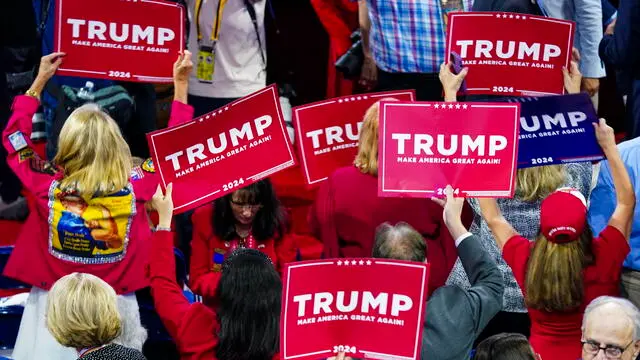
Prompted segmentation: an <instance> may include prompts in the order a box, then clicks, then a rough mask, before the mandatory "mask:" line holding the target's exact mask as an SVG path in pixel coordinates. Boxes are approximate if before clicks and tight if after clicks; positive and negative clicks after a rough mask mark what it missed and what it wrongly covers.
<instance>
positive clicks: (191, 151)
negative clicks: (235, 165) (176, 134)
mask: <svg viewBox="0 0 640 360" xmlns="http://www.w3.org/2000/svg"><path fill="white" fill-rule="evenodd" d="M272 123H273V119H272V118H271V116H269V115H263V116H260V117H259V118H257V119H255V120H253V122H246V123H244V124H243V125H242V127H240V128H239V129H238V128H231V129H229V130H228V131H225V132H221V133H220V134H218V144H217V145H216V143H215V141H214V137H210V138H208V139H207V141H206V143H198V144H195V145H191V146H189V147H187V148H186V149H185V150H184V151H183V150H180V151H176V152H174V153H172V154H169V155H167V156H165V160H170V161H171V164H172V165H173V170H180V169H181V167H182V165H181V164H180V159H181V158H183V159H184V157H185V156H186V159H187V163H188V164H189V165H193V164H195V163H196V161H198V160H207V159H208V158H209V156H215V155H217V154H221V153H224V151H225V150H227V148H228V147H229V146H228V145H229V144H228V143H227V138H228V139H229V141H230V142H231V144H230V145H231V147H232V148H235V147H238V146H239V145H240V142H241V140H244V141H245V142H246V141H251V140H253V139H254V138H256V137H261V136H263V135H264V134H265V130H266V129H267V128H268V127H269V126H271V124H272ZM252 125H253V126H252ZM254 129H255V132H254ZM254 134H255V135H254ZM205 144H206V147H205ZM205 149H206V151H207V152H208V154H209V155H205ZM231 155H233V154H232V153H230V152H228V153H227V156H231Z"/></svg>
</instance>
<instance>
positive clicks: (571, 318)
mask: <svg viewBox="0 0 640 360" xmlns="http://www.w3.org/2000/svg"><path fill="white" fill-rule="evenodd" d="M533 245H534V243H533V242H530V241H529V240H527V239H525V238H523V237H522V236H519V235H518V236H514V237H512V238H511V239H509V241H508V242H507V244H506V245H505V246H504V249H503V250H502V251H503V252H502V256H503V257H504V259H505V261H506V262H507V264H509V266H511V269H512V270H513V275H514V276H515V278H516V281H517V282H518V285H519V286H520V289H522V293H523V294H524V295H525V297H526V293H525V290H526V288H525V279H526V275H527V264H528V262H529V256H530V254H531V249H532V248H533ZM591 248H592V251H593V254H594V256H595V264H593V265H591V266H589V267H587V268H585V269H584V273H583V276H584V300H583V303H582V305H581V306H580V307H579V308H578V309H576V310H574V311H569V312H565V313H556V312H553V313H550V312H546V311H542V310H537V309H531V308H529V309H528V311H529V317H530V318H531V337H530V338H529V341H530V342H531V346H533V349H534V350H535V351H536V352H537V353H538V354H540V355H541V356H542V358H543V359H554V360H575V359H579V358H580V356H582V354H581V352H582V344H581V343H580V339H581V336H582V333H581V330H580V327H581V325H582V315H583V314H584V309H585V307H586V306H587V305H588V304H589V303H590V302H591V301H592V300H593V299H595V298H597V297H599V296H604V295H610V296H619V295H620V290H619V289H620V272H621V271H622V262H623V261H624V259H625V258H626V257H627V254H629V251H630V248H629V243H628V242H627V240H626V239H625V237H624V235H623V234H622V233H621V232H620V231H619V230H618V229H616V228H614V227H612V226H607V227H606V228H605V229H604V230H603V231H602V232H601V233H600V235H599V236H598V237H596V238H594V239H593V243H592V245H591Z"/></svg>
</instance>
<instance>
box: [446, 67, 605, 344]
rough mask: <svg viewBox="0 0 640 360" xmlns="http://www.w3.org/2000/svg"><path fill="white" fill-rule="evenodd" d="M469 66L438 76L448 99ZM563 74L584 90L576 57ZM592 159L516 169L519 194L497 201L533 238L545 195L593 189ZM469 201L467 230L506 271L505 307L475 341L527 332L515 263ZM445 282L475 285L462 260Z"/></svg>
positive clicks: (573, 89) (569, 85)
mask: <svg viewBox="0 0 640 360" xmlns="http://www.w3.org/2000/svg"><path fill="white" fill-rule="evenodd" d="M466 73H467V71H466V70H464V71H463V72H462V73H461V74H460V75H454V74H452V73H451V71H450V69H449V66H446V65H443V66H442V67H441V69H440V79H441V82H442V84H443V87H444V89H445V99H446V100H447V101H456V93H457V91H458V89H459V88H460V84H461V83H462V80H463V79H464V76H465V75H466ZM564 73H565V74H564V75H565V88H566V89H567V92H569V93H577V92H579V91H580V79H581V78H582V76H581V74H580V71H579V70H578V66H577V64H576V63H575V62H574V63H573V64H572V66H571V69H570V71H566V70H565V72H564ZM592 172H593V170H592V165H591V164H590V163H574V164H566V165H551V166H539V167H533V168H526V169H519V170H518V173H517V182H516V194H515V196H514V197H513V198H511V199H498V206H499V207H500V210H501V211H502V213H503V214H504V216H505V217H506V218H507V220H508V221H509V223H511V224H512V225H513V227H514V228H515V229H516V230H517V231H518V232H519V233H520V234H522V236H524V237H525V238H527V239H530V240H534V239H535V238H536V236H537V235H538V232H539V229H540V204H541V202H542V199H544V198H545V197H547V196H548V195H549V194H551V193H552V192H553V191H555V190H556V189H558V188H560V187H571V188H575V189H577V190H579V191H580V192H581V193H582V194H583V195H584V196H585V198H588V197H589V194H590V192H591V177H592ZM468 203H469V204H470V205H471V207H472V208H473V210H474V212H475V214H476V215H475V217H474V221H473V224H472V225H471V228H470V229H469V231H471V232H472V233H474V234H477V235H478V236H479V237H480V239H481V240H482V245H483V246H484V248H485V249H486V250H487V251H488V252H489V254H491V256H492V257H493V260H494V261H495V262H496V263H497V264H498V268H499V269H500V271H501V272H502V274H503V277H504V285H505V289H504V295H503V308H502V311H501V312H499V313H498V314H497V315H496V316H495V317H494V318H493V320H491V322H489V324H488V325H487V327H486V328H485V330H484V331H483V332H482V333H481V334H479V337H478V339H477V341H476V344H477V343H479V342H480V341H482V340H484V339H486V338H488V337H490V336H492V335H495V334H499V333H503V332H507V333H520V334H523V335H525V336H529V333H530V327H531V322H530V320H529V315H528V314H527V307H526V306H525V303H524V297H523V295H522V291H521V290H520V287H519V286H518V283H517V282H516V279H515V278H514V276H513V272H512V271H511V268H510V267H509V265H507V263H506V262H505V261H504V259H503V258H502V254H501V251H500V249H499V248H498V247H497V246H496V242H495V240H494V236H493V234H492V233H491V230H490V229H489V226H488V225H487V222H486V221H484V220H483V219H482V217H481V216H480V205H479V204H478V201H477V200H476V199H469V201H468ZM447 284H449V285H458V286H460V287H462V288H469V287H470V286H471V285H470V283H469V279H468V278H467V274H466V272H465V270H464V268H463V267H462V263H461V262H460V261H459V260H458V261H456V264H455V265H454V267H453V271H452V272H451V274H450V275H449V278H448V279H447Z"/></svg>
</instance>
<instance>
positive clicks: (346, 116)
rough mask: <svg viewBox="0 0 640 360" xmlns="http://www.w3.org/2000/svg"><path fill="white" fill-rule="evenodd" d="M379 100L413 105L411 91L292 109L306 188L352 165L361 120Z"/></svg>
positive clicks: (353, 98)
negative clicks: (411, 103) (389, 99)
mask: <svg viewBox="0 0 640 360" xmlns="http://www.w3.org/2000/svg"><path fill="white" fill-rule="evenodd" d="M383 98H394V99H397V100H408V101H413V100H415V91H414V90H406V91H388V92H380V93H372V94H360V95H349V96H343V97H339V98H334V99H329V100H325V101H319V102H315V103H312V104H307V105H303V106H298V107H295V108H293V121H294V124H295V127H296V130H297V138H298V143H299V146H298V154H299V155H300V159H301V161H302V168H303V169H304V176H305V180H306V181H307V184H308V185H314V184H319V183H321V182H322V181H324V180H326V179H327V177H329V175H331V173H332V172H333V171H334V170H336V169H338V168H340V167H343V166H348V165H350V164H352V163H353V159H354V158H355V156H356V154H357V153H358V139H359V137H360V129H361V127H362V122H363V116H364V114H365V112H366V111H367V109H368V108H369V107H370V106H371V105H373V104H374V103H376V102H377V101H380V100H381V99H383Z"/></svg>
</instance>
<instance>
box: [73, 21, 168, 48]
mask: <svg viewBox="0 0 640 360" xmlns="http://www.w3.org/2000/svg"><path fill="white" fill-rule="evenodd" d="M67 24H70V25H71V26H72V36H73V38H81V37H82V38H86V39H89V40H94V39H97V40H102V41H105V40H107V37H106V36H105V34H107V35H108V36H109V40H112V41H115V42H119V43H121V42H127V41H129V35H131V40H130V42H131V43H133V44H138V43H140V42H141V41H143V40H145V41H146V42H147V44H148V45H155V44H157V45H164V44H165V42H168V41H171V40H173V39H175V37H176V34H175V33H174V32H173V30H171V29H167V28H163V27H160V28H157V29H156V28H155V27H153V26H147V27H145V28H144V29H143V28H142V27H141V26H140V25H136V24H133V25H131V26H130V25H129V24H117V23H109V26H108V29H109V31H108V32H107V24H105V23H103V22H102V21H95V20H88V21H87V20H83V19H72V18H69V19H67ZM84 25H86V26H87V27H86V30H84V31H86V37H85V36H81V34H80V30H81V28H82V29H84V27H83V26H84ZM130 27H131V34H129V28H130ZM83 34H85V33H83ZM154 40H156V41H154Z"/></svg>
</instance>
